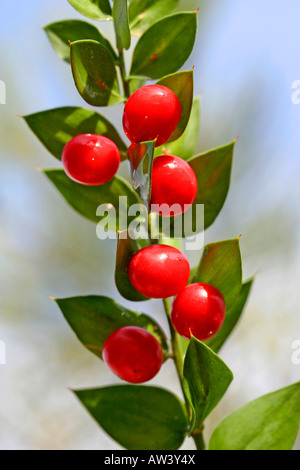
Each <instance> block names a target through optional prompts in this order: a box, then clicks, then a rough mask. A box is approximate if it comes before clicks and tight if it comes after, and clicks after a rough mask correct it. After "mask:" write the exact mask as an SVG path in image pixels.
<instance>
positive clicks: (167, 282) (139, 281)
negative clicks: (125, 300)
mask: <svg viewBox="0 0 300 470" xmlns="http://www.w3.org/2000/svg"><path fill="white" fill-rule="evenodd" d="M128 274H129V279H130V281H131V283H132V285H133V286H134V287H135V289H136V290H137V291H138V292H140V293H141V294H143V295H145V296H146V297H151V298H153V299H163V298H167V297H172V296H173V295H176V294H178V292H180V291H181V290H182V289H183V288H184V287H185V286H186V284H187V282H188V280H189V276H190V264H189V262H188V259H187V257H186V256H185V255H184V254H183V253H182V252H181V251H180V250H177V248H173V247H172V246H168V245H151V246H147V247H146V248H142V249H141V250H139V251H138V252H137V253H136V254H135V255H134V256H133V258H132V259H131V260H130V263H129V266H128Z"/></svg>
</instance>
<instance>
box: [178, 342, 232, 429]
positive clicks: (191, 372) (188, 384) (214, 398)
mask: <svg viewBox="0 0 300 470" xmlns="http://www.w3.org/2000/svg"><path fill="white" fill-rule="evenodd" d="M232 379H233V375H232V372H231V370H230V369H229V368H228V367H227V366H226V364H225V363H224V362H223V361H222V360H221V359H220V358H219V357H218V356H217V355H216V354H215V353H214V352H213V351H212V350H211V349H210V348H209V347H208V346H206V345H205V344H204V343H201V342H200V341H198V340H197V339H196V338H194V337H192V338H191V340H190V344H189V347H188V349H187V352H186V356H185V361H184V369H183V381H184V382H183V383H184V389H185V393H186V396H187V398H188V400H189V402H190V404H191V407H192V410H193V420H192V424H191V430H190V432H192V431H193V430H194V429H195V428H196V429H197V430H199V431H201V429H202V426H203V421H204V420H205V418H206V417H207V416H208V415H209V414H210V413H211V411H212V410H213V409H214V408H215V406H216V405H217V404H218V403H219V401H220V400H221V398H222V397H223V395H224V394H225V392H226V390H227V388H228V387H229V385H230V383H231V382H232Z"/></svg>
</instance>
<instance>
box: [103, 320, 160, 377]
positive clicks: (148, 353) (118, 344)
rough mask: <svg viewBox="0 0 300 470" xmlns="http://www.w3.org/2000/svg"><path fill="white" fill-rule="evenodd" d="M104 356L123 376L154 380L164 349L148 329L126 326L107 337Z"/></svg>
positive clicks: (107, 362)
mask: <svg viewBox="0 0 300 470" xmlns="http://www.w3.org/2000/svg"><path fill="white" fill-rule="evenodd" d="M103 359H104V362H105V364H106V365H107V366H108V367H109V368H110V369H111V370H112V371H113V372H114V373H115V374H116V375H117V376H118V377H120V379H122V380H126V382H131V383H142V382H147V381H148V380H151V379H152V378H153V377H154V376H155V375H156V374H157V373H158V372H159V370H160V368H161V365H162V362H163V352H162V348H161V345H160V344H159V342H158V341H157V339H156V338H155V337H154V336H153V335H152V334H151V333H149V332H148V331H147V330H144V329H143V328H139V327H136V326H125V327H123V328H119V329H118V330H116V331H114V332H113V333H112V334H111V335H109V337H108V338H107V339H106V341H105V343H104V346H103Z"/></svg>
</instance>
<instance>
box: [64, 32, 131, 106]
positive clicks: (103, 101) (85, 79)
mask: <svg viewBox="0 0 300 470" xmlns="http://www.w3.org/2000/svg"><path fill="white" fill-rule="evenodd" d="M71 65H72V72H73V77H74V81H75V85H76V87H77V89H78V91H79V93H80V95H81V96H82V98H83V99H84V100H85V101H86V102H87V103H89V104H91V105H92V106H109V105H113V104H116V103H120V102H122V101H124V99H123V98H122V97H121V96H120V90H119V83H118V77H117V72H116V67H115V63H114V59H113V56H112V55H111V53H110V52H109V50H108V49H106V47H104V46H103V45H102V44H100V42H97V41H91V40H82V41H75V42H73V43H71Z"/></svg>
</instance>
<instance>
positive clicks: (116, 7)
mask: <svg viewBox="0 0 300 470" xmlns="http://www.w3.org/2000/svg"><path fill="white" fill-rule="evenodd" d="M112 13H113V19H114V26H115V32H116V40H117V47H118V49H129V48H130V43H131V34H130V29H129V22H128V10H127V0H114V1H113V10H112Z"/></svg>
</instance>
